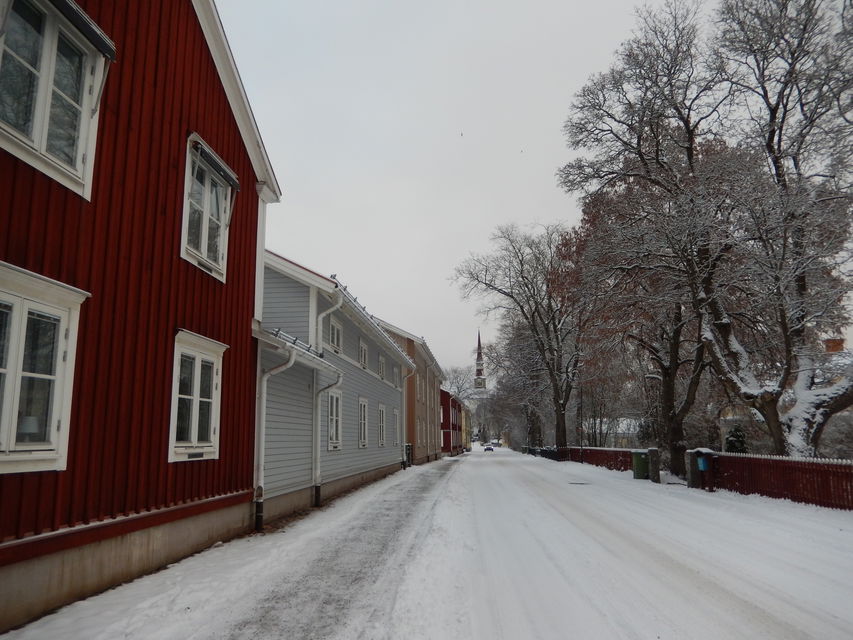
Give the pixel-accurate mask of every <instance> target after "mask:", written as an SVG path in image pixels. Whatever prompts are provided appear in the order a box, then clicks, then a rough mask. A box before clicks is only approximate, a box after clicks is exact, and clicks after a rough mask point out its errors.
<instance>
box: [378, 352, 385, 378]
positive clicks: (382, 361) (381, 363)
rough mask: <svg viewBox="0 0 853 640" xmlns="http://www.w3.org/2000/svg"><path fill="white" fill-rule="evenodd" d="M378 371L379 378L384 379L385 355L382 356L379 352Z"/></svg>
mask: <svg viewBox="0 0 853 640" xmlns="http://www.w3.org/2000/svg"><path fill="white" fill-rule="evenodd" d="M378 373H379V379H380V380H384V379H385V356H383V355H381V354H380V355H379V369H378Z"/></svg>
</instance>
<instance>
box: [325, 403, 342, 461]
mask: <svg viewBox="0 0 853 640" xmlns="http://www.w3.org/2000/svg"><path fill="white" fill-rule="evenodd" d="M328 419H329V451H337V450H338V449H340V448H341V392H340V391H330V392H329V411H328Z"/></svg>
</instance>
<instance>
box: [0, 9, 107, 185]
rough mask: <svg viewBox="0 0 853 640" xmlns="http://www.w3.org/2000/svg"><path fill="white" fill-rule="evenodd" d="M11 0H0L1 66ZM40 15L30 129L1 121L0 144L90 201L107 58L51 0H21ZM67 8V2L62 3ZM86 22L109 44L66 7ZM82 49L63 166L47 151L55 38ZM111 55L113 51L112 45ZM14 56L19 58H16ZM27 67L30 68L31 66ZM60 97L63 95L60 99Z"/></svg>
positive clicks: (91, 23) (99, 31) (54, 65)
mask: <svg viewBox="0 0 853 640" xmlns="http://www.w3.org/2000/svg"><path fill="white" fill-rule="evenodd" d="M13 2H14V0H0V64H2V58H3V56H4V55H13V54H11V53H8V52H6V51H5V44H4V42H5V37H4V36H5V33H6V32H7V31H8V20H10V19H11V7H12V3H13ZM26 2H27V3H28V4H30V5H31V6H32V7H34V8H35V9H36V10H37V11H38V12H39V13H41V14H43V15H44V18H45V20H44V29H43V34H42V40H41V49H40V61H39V62H40V68H39V69H38V83H37V88H36V98H35V104H34V108H33V114H32V118H33V120H32V130H31V132H29V133H27V132H23V131H20V130H18V129H16V128H15V127H13V126H12V125H10V124H8V123H6V122H2V121H0V148H3V149H6V150H7V151H8V152H9V153H11V154H12V155H14V156H15V157H16V158H18V159H19V160H21V161H23V162H25V163H27V164H29V165H30V166H32V167H33V168H35V169H36V170H37V171H40V172H41V173H43V174H45V175H46V176H48V177H50V178H52V179H53V180H56V181H57V182H59V183H60V184H62V185H63V186H65V187H67V188H68V189H70V190H71V191H73V192H74V193H77V194H79V195H81V196H83V197H84V198H85V199H86V200H91V199H92V182H93V175H94V174H93V170H94V166H95V150H96V148H97V132H98V115H99V105H100V99H101V96H102V94H103V87H104V83H105V82H106V74H107V67H108V62H109V58H108V57H107V55H105V54H104V53H101V51H99V50H98V48H97V47H96V46H94V44H93V42H92V41H91V40H90V39H89V38H88V37H86V36H85V35H84V34H82V33H81V32H80V31H79V30H78V29H77V28H76V27H75V26H74V25H73V24H72V23H71V22H70V21H69V20H68V19H66V17H65V16H63V15H62V13H61V12H60V11H59V10H58V9H57V8H56V7H55V6H54V3H52V2H47V1H46V0H26ZM65 4H66V6H71V4H72V3H65ZM70 11H72V12H73V13H75V14H78V15H79V16H81V18H80V19H81V20H83V21H87V28H88V29H90V30H91V33H92V34H95V38H96V39H98V40H99V41H101V42H105V43H107V44H108V45H109V46H108V47H107V48H110V47H112V42H110V41H109V39H108V38H107V37H106V36H105V35H104V34H103V32H102V31H101V30H100V29H99V28H98V27H97V25H95V23H94V22H92V20H91V19H89V18H88V16H85V14H83V12H82V10H81V9H80V8H79V7H77V6H76V5H73V7H72V8H71V9H70ZM60 34H61V36H62V38H63V39H65V40H66V41H67V42H68V44H70V45H71V46H72V47H74V48H76V49H78V50H79V52H80V53H82V56H83V60H82V67H83V68H82V72H83V78H82V87H81V98H80V104H79V110H80V116H79V117H80V120H79V124H78V128H77V137H76V149H75V153H74V162H73V164H67V163H65V162H64V161H63V160H61V159H59V158H58V157H56V156H54V155H51V154H50V152H49V151H48V150H47V144H48V129H49V123H50V119H49V115H50V106H51V100H52V98H53V94H54V84H53V81H54V75H55V71H56V51H57V44H58V42H59V36H60ZM111 55H112V56H114V55H115V50H114V48H112V53H111ZM15 57H16V59H17V60H18V61H19V62H21V59H20V58H17V56H15ZM30 68H31V67H30ZM60 99H62V98H60Z"/></svg>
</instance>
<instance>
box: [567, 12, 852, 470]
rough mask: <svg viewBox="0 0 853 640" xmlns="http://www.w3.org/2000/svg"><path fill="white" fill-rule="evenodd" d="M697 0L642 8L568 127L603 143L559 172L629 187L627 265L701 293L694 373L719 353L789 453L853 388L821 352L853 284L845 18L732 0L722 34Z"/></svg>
mask: <svg viewBox="0 0 853 640" xmlns="http://www.w3.org/2000/svg"><path fill="white" fill-rule="evenodd" d="M696 6H697V5H695V4H688V3H684V2H678V1H677V0H672V1H670V2H668V3H667V4H666V5H665V6H664V7H663V9H661V10H659V11H651V10H647V11H644V12H643V13H642V14H641V21H640V27H639V30H638V34H637V35H636V36H635V38H633V39H632V40H631V41H629V42H628V43H626V44H625V45H624V46H623V47H622V49H621V50H620V52H619V55H618V57H617V62H616V64H615V65H614V66H613V67H612V68H611V69H610V71H608V72H607V73H605V74H602V75H599V76H596V77H594V78H593V79H592V80H591V81H590V82H589V84H588V85H587V86H586V87H585V88H584V89H583V90H582V91H581V92H580V93H579V94H578V97H577V100H576V102H575V104H574V105H573V108H572V112H571V114H570V117H569V119H568V121H567V123H566V127H565V131H566V134H567V137H568V140H569V144H570V146H572V147H573V148H575V149H578V150H583V151H586V155H584V156H581V157H580V158H578V159H577V160H576V161H574V162H572V163H570V164H568V165H566V166H565V167H563V168H562V169H561V170H560V172H559V176H560V180H561V183H562V184H563V186H564V187H565V188H566V189H568V190H570V191H580V192H582V193H587V194H590V193H596V194H604V193H606V194H608V195H610V196H611V197H612V198H621V199H623V200H624V201H625V202H623V204H622V209H623V211H624V212H625V214H626V215H625V217H624V218H623V224H624V225H625V228H626V229H629V230H631V231H632V232H633V234H634V238H635V240H637V241H640V242H639V243H638V244H637V245H636V248H637V251H636V253H635V255H634V256H633V258H632V260H633V261H630V260H629V261H624V260H623V261H622V262H621V267H622V269H623V270H624V272H626V273H627V272H628V271H629V270H631V269H633V270H634V271H635V273H636V274H637V276H638V277H642V278H643V280H644V281H646V282H649V281H650V280H649V278H664V279H666V280H669V281H670V282H673V283H677V284H676V286H675V287H674V289H675V290H678V291H681V292H685V293H686V294H687V298H686V300H687V301H689V305H685V304H684V303H683V302H682V303H681V304H680V311H679V313H680V315H681V317H682V318H683V319H684V320H685V321H686V322H688V323H689V322H693V323H694V325H693V326H694V327H696V329H694V330H695V331H696V334H695V336H696V339H697V351H696V352H694V358H693V365H694V368H693V371H694V373H695V372H696V371H697V368H696V365H698V364H700V358H698V357H696V356H697V355H702V356H703V357H707V358H708V359H709V361H710V363H711V365H712V370H713V372H714V374H715V376H716V377H717V378H718V379H719V380H720V382H721V384H722V385H723V386H724V387H725V389H726V390H727V391H728V392H729V394H730V395H731V396H733V397H737V398H739V400H740V401H741V402H743V403H745V404H747V405H748V406H750V407H752V408H754V409H755V410H756V411H758V412H759V413H760V414H761V415H762V417H763V419H764V420H765V422H766V424H767V427H768V429H769V431H770V433H771V434H772V438H773V442H774V447H775V450H776V451H777V452H778V453H786V452H787V453H807V452H810V451H813V450H814V447H815V446H816V444H817V443H818V441H819V437H820V432H821V429H822V425H823V424H824V423H825V421H826V420H827V419H828V418H829V417H830V416H831V415H832V414H833V413H835V412H837V411H838V410H840V409H841V408H843V407H845V406H848V405H849V404H850V403H851V402H853V376H851V375H849V372H848V373H843V372H842V373H843V375H836V376H835V377H834V378H833V377H828V376H821V375H819V369H818V367H816V365H815V356H816V354H817V352H818V349H819V346H820V340H821V338H822V337H823V336H826V335H827V334H828V333H830V332H831V331H833V330H837V329H838V328H839V327H840V326H841V325H843V324H845V323H846V321H847V318H846V316H845V313H844V309H843V306H842V304H841V299H842V298H843V294H845V293H847V292H849V290H850V282H849V279H848V278H847V277H846V276H845V270H844V267H845V266H846V263H847V260H848V259H849V256H848V254H847V246H846V245H847V240H848V239H849V237H850V228H849V226H850V220H849V211H850V209H849V208H850V201H849V193H848V191H847V186H846V185H845V184H844V183H843V182H841V178H842V177H843V176H847V175H848V174H849V172H850V158H849V154H846V155H845V153H844V152H843V149H845V148H849V144H850V125H849V122H845V115H846V113H849V111H845V105H846V106H849V105H847V103H845V102H844V101H843V99H841V98H839V96H840V95H843V89H844V87H845V86H847V87H849V82H850V78H849V75H847V76H846V77H845V76H844V71H845V69H847V70H849V62H845V61H844V60H843V59H842V58H841V57H840V56H839V55H838V50H839V47H838V41H839V38H840V37H843V35H842V34H843V33H844V31H843V29H842V28H841V26H840V23H839V22H838V21H837V20H834V19H833V14H832V12H831V11H829V10H828V9H827V8H826V7H825V6H824V5H823V3H821V2H818V1H817V0H724V2H723V3H722V5H721V7H720V11H719V14H718V21H717V33H716V34H715V37H714V38H713V39H712V40H714V41H715V46H714V47H713V48H712V47H710V46H706V44H705V42H704V41H703V40H702V39H701V37H700V21H699V14H698V11H697V9H696ZM848 33H849V30H848ZM845 83H846V84H845ZM830 230H832V231H830ZM673 311H675V309H674V308H673ZM685 312H687V313H690V314H692V316H693V317H691V318H688V317H687V315H686V313H685ZM677 317H678V314H676V315H674V316H671V319H673V320H675V319H677ZM670 326H672V327H674V326H677V323H676V324H672V325H670ZM678 351H679V352H680V350H678ZM649 353H650V354H651V353H653V352H652V351H649ZM675 353H676V350H675V349H670V350H669V355H674V354H675ZM660 359H661V358H659V360H660ZM836 373H838V372H836Z"/></svg>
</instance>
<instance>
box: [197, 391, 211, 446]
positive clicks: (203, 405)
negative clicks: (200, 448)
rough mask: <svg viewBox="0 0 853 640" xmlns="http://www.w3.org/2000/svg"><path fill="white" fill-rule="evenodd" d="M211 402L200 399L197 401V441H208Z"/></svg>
mask: <svg viewBox="0 0 853 640" xmlns="http://www.w3.org/2000/svg"><path fill="white" fill-rule="evenodd" d="M212 409H213V403H212V402H210V401H208V400H202V401H201V402H199V403H198V440H197V441H198V442H210V420H211V411H212Z"/></svg>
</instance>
